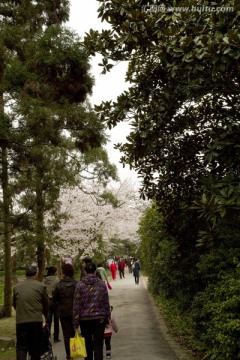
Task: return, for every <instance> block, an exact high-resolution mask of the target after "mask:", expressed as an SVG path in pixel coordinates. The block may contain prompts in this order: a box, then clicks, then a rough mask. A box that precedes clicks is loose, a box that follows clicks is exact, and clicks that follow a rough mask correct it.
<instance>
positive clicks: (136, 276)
mask: <svg viewBox="0 0 240 360" xmlns="http://www.w3.org/2000/svg"><path fill="white" fill-rule="evenodd" d="M140 270H141V265H140V263H139V260H136V261H135V262H134V263H133V276H134V279H135V284H137V285H139V277H140Z"/></svg>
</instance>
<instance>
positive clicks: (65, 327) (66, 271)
mask: <svg viewBox="0 0 240 360" xmlns="http://www.w3.org/2000/svg"><path fill="white" fill-rule="evenodd" d="M62 274H63V278H62V279H61V280H60V281H59V282H58V283H57V284H56V288H55V290H54V291H53V298H52V300H53V305H54V306H57V307H58V311H59V317H60V322H61V326H62V331H63V338H64V345H65V350H66V358H67V359H71V357H70V338H71V337H74V335H75V331H74V329H73V324H72V311H73V296H74V291H75V287H76V284H77V281H76V280H75V279H74V278H73V276H74V269H73V266H72V265H71V264H63V265H62Z"/></svg>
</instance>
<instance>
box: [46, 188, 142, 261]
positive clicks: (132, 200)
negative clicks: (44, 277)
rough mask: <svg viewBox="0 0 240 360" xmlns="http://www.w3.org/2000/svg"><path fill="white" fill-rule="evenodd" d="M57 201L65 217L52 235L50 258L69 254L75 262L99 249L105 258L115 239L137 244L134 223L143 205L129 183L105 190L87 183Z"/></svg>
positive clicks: (136, 231) (63, 193)
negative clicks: (53, 241)
mask: <svg viewBox="0 0 240 360" xmlns="http://www.w3.org/2000/svg"><path fill="white" fill-rule="evenodd" d="M60 200H61V203H62V208H61V211H62V213H65V214H66V215H67V216H66V218H65V220H62V222H61V227H60V230H59V231H58V232H57V233H56V234H55V235H56V241H55V244H54V246H53V248H52V249H51V252H52V253H53V254H54V255H57V256H60V257H65V256H66V255H70V256H71V257H72V258H73V259H74V262H76V261H77V260H78V259H79V258H80V257H83V256H86V255H89V256H94V254H95V252H96V251H99V250H100V252H102V254H103V256H104V257H105V256H106V255H108V254H110V253H112V252H113V251H114V247H115V241H116V240H117V241H120V242H121V241H126V240H127V241H129V242H130V243H134V244H136V245H137V244H138V243H139V237H138V222H139V218H140V217H141V215H142V213H143V211H144V209H145V206H146V203H145V202H143V200H140V198H139V194H138V192H137V191H136V190H135V189H134V187H133V185H132V184H131V183H130V182H129V181H125V182H123V183H120V182H112V183H111V184H110V185H108V186H107V187H106V188H103V187H102V186H99V185H98V184H97V183H96V182H92V183H91V184H89V182H88V183H87V184H85V187H83V186H82V187H81V188H79V187H74V188H69V189H65V190H63V191H62V195H61V197H60Z"/></svg>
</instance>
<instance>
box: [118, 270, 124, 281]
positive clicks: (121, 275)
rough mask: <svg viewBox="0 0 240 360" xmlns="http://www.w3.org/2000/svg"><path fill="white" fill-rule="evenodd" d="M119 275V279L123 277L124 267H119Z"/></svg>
mask: <svg viewBox="0 0 240 360" xmlns="http://www.w3.org/2000/svg"><path fill="white" fill-rule="evenodd" d="M118 271H119V276H120V279H122V278H124V277H125V276H124V269H119V270H118Z"/></svg>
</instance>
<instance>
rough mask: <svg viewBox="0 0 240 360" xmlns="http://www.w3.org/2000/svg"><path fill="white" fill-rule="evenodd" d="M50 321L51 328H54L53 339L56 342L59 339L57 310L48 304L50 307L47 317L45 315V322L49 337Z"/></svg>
mask: <svg viewBox="0 0 240 360" xmlns="http://www.w3.org/2000/svg"><path fill="white" fill-rule="evenodd" d="M52 319H53V326H54V333H53V338H54V340H58V339H59V315H58V310H57V308H56V306H53V305H52V304H51V303H50V307H49V310H48V315H47V321H46V322H47V326H48V329H49V333H50V335H51V326H52Z"/></svg>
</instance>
